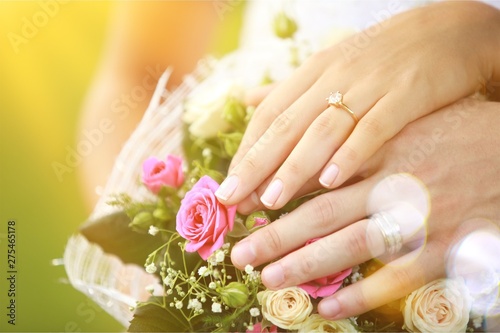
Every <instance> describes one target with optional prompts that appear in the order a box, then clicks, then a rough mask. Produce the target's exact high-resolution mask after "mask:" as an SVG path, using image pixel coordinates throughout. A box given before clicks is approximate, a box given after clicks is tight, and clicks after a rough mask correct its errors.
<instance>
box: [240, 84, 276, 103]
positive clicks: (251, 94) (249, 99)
mask: <svg viewBox="0 0 500 333" xmlns="http://www.w3.org/2000/svg"><path fill="white" fill-rule="evenodd" d="M277 85H278V83H277V82H275V83H270V84H266V85H265V86H259V87H256V88H253V89H250V90H248V91H247V92H246V93H245V97H244V101H245V105H250V106H257V105H259V104H260V103H261V102H262V101H263V100H264V98H266V97H267V95H269V93H270V92H271V91H272V90H273V89H274V88H276V86H277Z"/></svg>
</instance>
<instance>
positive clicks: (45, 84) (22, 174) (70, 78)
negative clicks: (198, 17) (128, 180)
mask: <svg viewBox="0 0 500 333" xmlns="http://www.w3.org/2000/svg"><path fill="white" fill-rule="evenodd" d="M45 2H48V1H47V0H45V1H0V112H1V113H0V267H1V268H0V331H1V332H10V331H13V332H21V331H22V332H27V331H30V332H35V331H53V332H78V331H80V332H90V331H123V328H122V327H121V326H120V325H119V324H118V323H117V322H115V321H114V320H113V319H112V318H111V317H110V316H108V315H107V314H106V313H105V312H104V311H102V310H101V309H99V308H98V307H97V306H95V305H94V304H93V303H92V302H91V301H90V300H88V299H87V298H86V297H85V296H84V295H83V294H80V293H79V292H78V291H76V290H75V289H73V287H72V286H71V285H68V284H67V283H64V282H63V281H64V279H65V277H66V274H65V271H64V267H62V266H52V265H51V261H52V260H53V259H57V258H61V257H62V254H63V252H64V247H65V244H66V242H67V240H68V238H69V236H70V235H71V234H72V233H73V232H75V230H77V228H78V226H79V225H80V224H81V223H82V222H83V221H84V220H85V219H86V216H87V212H86V209H85V207H84V204H83V199H82V197H81V193H80V190H79V187H78V183H77V177H76V172H75V171H74V170H73V171H72V172H71V173H66V174H65V175H64V178H63V181H61V182H60V181H59V180H58V178H57V177H56V175H55V173H54V170H53V169H52V163H53V162H54V161H58V162H62V163H64V159H65V156H66V154H67V152H66V150H65V147H66V146H70V147H74V145H75V142H76V136H77V133H76V125H77V120H78V116H79V112H80V110H81V106H82V103H83V100H84V98H85V95H86V93H87V90H88V87H89V85H90V82H91V80H92V78H93V75H94V74H95V69H96V66H97V64H98V61H99V59H100V55H101V51H102V47H103V41H104V37H105V32H106V28H107V23H108V19H109V16H110V12H111V11H112V9H113V5H114V3H113V1H70V2H67V3H66V4H62V3H61V4H60V7H59V8H58V11H57V14H56V15H54V16H53V17H50V19H49V21H48V22H47V23H46V24H45V25H41V26H40V27H39V28H37V29H36V31H32V36H31V37H30V38H27V39H26V40H24V41H22V42H21V41H19V45H17V47H15V46H13V39H12V38H13V35H12V33H15V34H18V35H20V34H21V28H22V26H23V24H24V23H25V20H27V19H31V18H33V17H34V15H37V13H39V12H40V11H41V10H42V7H41V4H43V3H45ZM240 7H241V6H240ZM226 21H227V22H224V25H227V26H230V27H231V26H233V27H234V20H229V19H228V20H226ZM223 31H224V32H222V33H221V34H220V36H219V38H218V39H217V40H218V41H217V42H216V43H215V44H214V46H213V50H214V52H215V53H216V54H217V53H218V54H222V53H224V52H226V51H227V50H230V49H231V48H232V47H234V45H235V36H236V35H237V33H235V29H234V28H230V29H225V30H223ZM16 48H17V50H16ZM9 220H15V221H16V235H17V243H16V251H17V252H16V260H17V262H16V269H17V280H16V307H17V308H16V325H15V326H13V325H10V324H8V322H7V321H8V320H9V317H8V316H7V313H8V309H7V306H8V301H9V297H8V295H7V293H8V288H9V286H8V282H9V281H8V280H7V277H8V273H7V249H8V247H7V245H8V243H7V237H6V236H7V222H8V221H9Z"/></svg>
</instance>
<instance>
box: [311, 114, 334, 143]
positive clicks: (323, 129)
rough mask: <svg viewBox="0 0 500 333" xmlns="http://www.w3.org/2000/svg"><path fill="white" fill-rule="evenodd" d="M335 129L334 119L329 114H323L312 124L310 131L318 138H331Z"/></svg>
mask: <svg viewBox="0 0 500 333" xmlns="http://www.w3.org/2000/svg"><path fill="white" fill-rule="evenodd" d="M334 129H335V122H334V118H333V117H331V116H330V115H329V114H328V113H327V112H324V113H322V114H321V115H320V116H319V117H318V118H316V120H315V121H314V122H313V123H312V124H311V127H310V131H311V132H312V134H314V135H315V136H316V137H318V138H324V137H329V136H331V135H332V132H333V131H334Z"/></svg>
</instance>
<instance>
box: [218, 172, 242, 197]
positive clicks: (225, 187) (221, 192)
mask: <svg viewBox="0 0 500 333" xmlns="http://www.w3.org/2000/svg"><path fill="white" fill-rule="evenodd" d="M238 183H239V179H238V176H236V175H232V176H229V177H227V178H226V179H225V180H224V181H223V182H222V184H220V186H219V188H218V189H217V191H215V196H216V197H217V198H219V199H221V200H224V201H225V200H228V199H229V198H230V197H231V195H233V193H234V191H235V190H236V188H237V187H238Z"/></svg>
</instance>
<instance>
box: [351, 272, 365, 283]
mask: <svg viewBox="0 0 500 333" xmlns="http://www.w3.org/2000/svg"><path fill="white" fill-rule="evenodd" d="M361 280H363V274H361V273H358V272H356V273H353V274H352V275H351V283H355V282H358V281H361Z"/></svg>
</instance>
